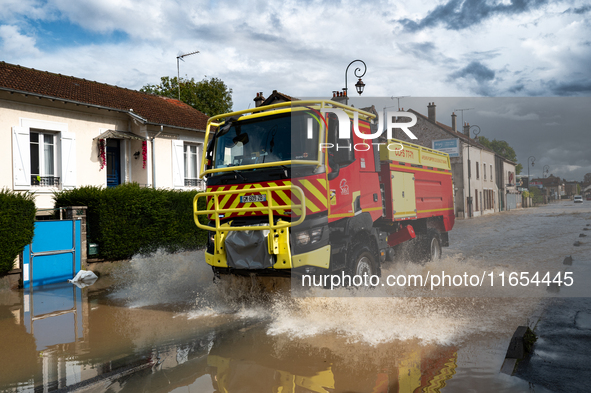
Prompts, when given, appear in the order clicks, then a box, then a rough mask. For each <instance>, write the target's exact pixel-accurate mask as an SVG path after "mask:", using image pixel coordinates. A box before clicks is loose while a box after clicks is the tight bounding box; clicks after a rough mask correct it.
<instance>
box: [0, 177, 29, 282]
mask: <svg viewBox="0 0 591 393" xmlns="http://www.w3.org/2000/svg"><path fill="white" fill-rule="evenodd" d="M36 213H37V210H36V209H35V198H34V196H33V194H30V193H17V192H14V191H12V190H8V189H4V188H3V189H2V190H0V239H2V241H0V276H3V275H5V274H6V273H8V272H9V271H10V270H12V266H13V263H14V259H15V258H16V257H17V256H18V254H19V253H20V252H21V251H23V248H24V247H25V246H26V245H27V244H30V243H31V241H33V232H34V230H35V214H36Z"/></svg>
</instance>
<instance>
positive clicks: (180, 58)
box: [176, 50, 199, 101]
mask: <svg viewBox="0 0 591 393" xmlns="http://www.w3.org/2000/svg"><path fill="white" fill-rule="evenodd" d="M197 53H199V51H198V50H196V51H195V52H191V53H185V54H184V55H178V56H177V57H176V74H177V77H176V84H177V86H178V88H179V101H180V100H181V72H180V69H179V60H183V57H186V56H191V55H194V54H197ZM183 61H184V60H183Z"/></svg>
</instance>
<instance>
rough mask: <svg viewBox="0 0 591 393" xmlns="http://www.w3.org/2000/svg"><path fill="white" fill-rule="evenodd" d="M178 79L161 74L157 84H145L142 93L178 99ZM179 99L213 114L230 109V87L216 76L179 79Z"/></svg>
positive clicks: (210, 114)
mask: <svg viewBox="0 0 591 393" xmlns="http://www.w3.org/2000/svg"><path fill="white" fill-rule="evenodd" d="M178 88H179V80H178V79H177V77H172V78H171V77H169V76H163V77H161V78H160V84H159V85H145V86H144V87H142V88H141V89H140V91H141V92H144V93H152V94H157V95H160V96H164V97H170V98H176V99H178V97H179V96H178V94H179V93H178ZM180 88H181V101H182V102H184V103H186V104H188V105H190V106H192V107H193V108H195V109H197V110H198V111H201V112H203V113H205V114H206V115H207V116H215V115H219V114H221V113H227V112H231V111H232V89H229V88H228V86H226V84H225V83H224V82H223V81H222V80H221V79H218V78H211V79H209V80H207V79H203V80H202V81H199V82H195V79H194V78H191V79H185V78H181V79H180Z"/></svg>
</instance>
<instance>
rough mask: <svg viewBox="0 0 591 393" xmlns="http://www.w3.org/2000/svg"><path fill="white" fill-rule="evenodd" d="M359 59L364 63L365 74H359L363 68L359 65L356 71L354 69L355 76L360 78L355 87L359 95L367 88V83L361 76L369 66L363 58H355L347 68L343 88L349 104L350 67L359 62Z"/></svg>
mask: <svg viewBox="0 0 591 393" xmlns="http://www.w3.org/2000/svg"><path fill="white" fill-rule="evenodd" d="M358 61H359V62H361V63H362V64H363V74H359V72H361V68H359V67H357V68H355V71H354V74H355V77H357V78H359V80H358V81H357V83H355V89H356V90H357V93H359V95H361V94H363V89H365V83H363V81H362V80H361V78H362V77H363V76H364V75H365V73H366V72H367V66H366V65H365V62H364V61H363V60H359V59H358V60H353V61H352V62H350V63H349V65H348V66H347V69H346V70H345V88H344V89H343V91H344V92H345V102H346V103H347V105H348V104H349V95H348V93H347V91H348V84H347V82H348V81H347V73H348V72H349V67H351V64H353V63H355V62H358Z"/></svg>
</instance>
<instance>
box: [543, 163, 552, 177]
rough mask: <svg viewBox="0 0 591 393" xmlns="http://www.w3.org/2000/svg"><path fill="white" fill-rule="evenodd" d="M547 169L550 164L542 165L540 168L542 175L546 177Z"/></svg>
mask: <svg viewBox="0 0 591 393" xmlns="http://www.w3.org/2000/svg"><path fill="white" fill-rule="evenodd" d="M549 170H550V165H544V168H542V177H546V175H547V174H548V171H549Z"/></svg>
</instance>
